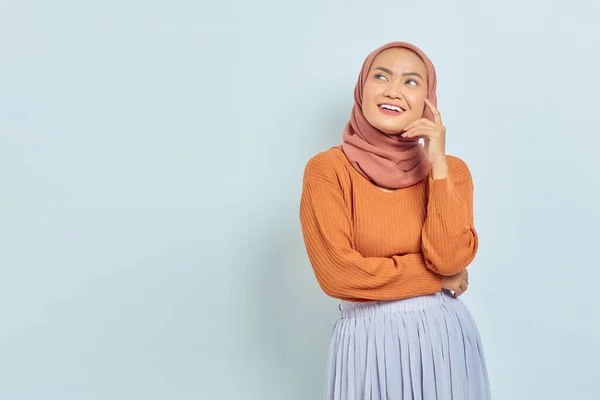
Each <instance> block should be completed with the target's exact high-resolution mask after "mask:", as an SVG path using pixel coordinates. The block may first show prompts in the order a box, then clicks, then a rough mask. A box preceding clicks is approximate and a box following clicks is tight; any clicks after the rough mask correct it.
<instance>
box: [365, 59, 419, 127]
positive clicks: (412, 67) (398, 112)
mask: <svg viewBox="0 0 600 400" xmlns="http://www.w3.org/2000/svg"><path fill="white" fill-rule="evenodd" d="M425 98H427V67H426V66H425V63H424V62H423V60H421V58H420V57H419V56H418V55H417V54H415V53H413V52H412V51H410V50H408V49H403V48H391V49H387V50H384V51H382V52H381V53H379V54H378V55H377V57H375V60H374V61H373V65H372V66H371V70H370V71H369V75H368V76H367V81H366V83H365V86H364V87H363V101H362V105H361V106H362V111H363V115H364V116H365V118H366V119H367V121H368V122H369V123H370V124H371V125H372V126H373V127H375V128H377V129H379V130H380V131H382V132H384V133H386V134H388V135H392V134H399V133H401V132H402V129H403V128H404V127H405V126H406V125H408V124H409V123H411V122H412V121H415V120H417V119H419V118H421V117H422V116H423V111H424V109H425Z"/></svg>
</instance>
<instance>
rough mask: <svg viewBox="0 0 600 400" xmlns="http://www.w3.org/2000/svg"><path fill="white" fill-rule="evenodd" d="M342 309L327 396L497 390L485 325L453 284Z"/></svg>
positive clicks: (379, 398)
mask: <svg viewBox="0 0 600 400" xmlns="http://www.w3.org/2000/svg"><path fill="white" fill-rule="evenodd" d="M340 310H341V313H342V317H341V318H340V319H339V320H338V321H337V323H336V324H335V327H334V330H333V334H332V338H331V346H330V353H329V367H328V373H327V382H326V395H325V398H326V400H367V399H368V400H488V399H490V398H491V394H490V388H489V382H488V374H487V368H486V364H485V359H484V356H483V350H482V346H481V339H480V337H479V332H478V330H477V327H476V326H475V323H474V321H473V319H472V318H471V314H470V313H469V311H468V310H467V308H466V307H465V305H464V304H463V302H462V301H461V300H459V299H456V298H454V297H453V296H452V295H451V294H450V293H449V292H447V291H442V292H440V293H436V294H432V295H427V296H419V297H414V298H410V299H404V300H396V301H380V302H375V303H353V302H342V303H341V305H340Z"/></svg>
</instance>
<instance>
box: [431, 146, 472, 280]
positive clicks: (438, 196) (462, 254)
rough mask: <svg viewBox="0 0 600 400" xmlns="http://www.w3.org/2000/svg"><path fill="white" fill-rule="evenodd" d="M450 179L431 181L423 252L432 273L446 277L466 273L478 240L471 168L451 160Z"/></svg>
mask: <svg viewBox="0 0 600 400" xmlns="http://www.w3.org/2000/svg"><path fill="white" fill-rule="evenodd" d="M448 169H449V173H448V176H447V177H446V178H444V179H429V181H428V185H429V201H428V204H427V219H426V220H425V224H424V226H423V231H422V237H421V239H422V249H423V254H424V256H425V262H426V265H427V267H428V268H429V269H431V270H432V271H434V272H436V273H438V274H440V275H444V276H449V275H454V274H457V273H458V272H460V271H462V270H464V269H465V268H466V267H467V266H468V265H469V264H470V263H471V262H472V261H473V259H474V258H475V254H476V253H477V247H478V237H477V232H476V231H475V227H474V223H473V180H472V178H471V173H470V172H469V169H468V167H467V165H466V164H465V163H464V162H463V161H462V160H460V159H458V158H456V157H451V156H449V157H448Z"/></svg>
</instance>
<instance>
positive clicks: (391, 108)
mask: <svg viewBox="0 0 600 400" xmlns="http://www.w3.org/2000/svg"><path fill="white" fill-rule="evenodd" d="M379 107H381V108H385V109H387V110H392V111H398V112H401V111H402V109H401V108H400V107H398V106H392V105H390V104H382V105H380V106H379Z"/></svg>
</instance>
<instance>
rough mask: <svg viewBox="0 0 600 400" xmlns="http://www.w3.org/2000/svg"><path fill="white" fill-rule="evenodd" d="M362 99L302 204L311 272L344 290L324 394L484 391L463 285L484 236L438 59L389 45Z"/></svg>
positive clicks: (309, 177)
mask: <svg viewBox="0 0 600 400" xmlns="http://www.w3.org/2000/svg"><path fill="white" fill-rule="evenodd" d="M354 101H355V103H354V107H353V110H352V114H351V119H350V121H349V122H348V124H347V125H346V128H345V130H344V133H343V140H342V145H341V146H339V147H335V148H333V149H330V150H328V151H325V152H322V153H319V154H317V155H316V156H314V157H313V158H311V159H310V160H309V162H308V164H307V166H306V169H305V173H304V183H303V190H302V199H301V206H300V219H301V223H302V231H303V235H304V242H305V244H306V249H307V253H308V256H309V259H310V262H311V264H312V266H313V270H314V273H315V276H316V278H317V280H318V282H319V285H320V287H321V288H322V289H323V291H325V293H327V294H328V295H329V296H332V297H335V298H337V299H340V300H341V304H340V309H341V318H340V320H339V321H338V322H337V323H336V325H335V328H334V331H333V335H332V341H331V349H330V356H329V369H328V380H327V385H326V386H327V387H326V399H328V400H333V399H336V400H338V399H339V400H354V399H361V400H362V399H388V400H406V399H415V400H419V399H424V400H430V399H455V400H486V399H489V398H490V389H489V383H488V376H487V370H486V365H485V360H484V356H483V351H482V348H481V341H480V338H479V333H478V331H477V328H476V326H475V324H474V322H473V320H472V318H471V316H470V314H469V312H468V310H467V309H466V308H465V306H464V304H463V303H462V301H461V300H459V299H458V297H459V296H460V295H461V294H462V293H464V291H465V290H467V287H468V284H469V280H468V274H467V270H466V268H467V266H468V265H469V264H470V263H471V261H472V260H473V258H474V257H475V253H476V252H477V247H478V238H477V233H476V231H475V228H474V226H473V183H472V179H471V174H470V172H469V169H468V168H467V165H466V164H465V163H464V162H463V161H462V160H460V159H459V158H456V157H453V156H449V155H446V154H445V133H446V129H445V127H444V126H443V124H442V120H441V116H440V113H439V111H438V110H437V108H436V104H437V103H436V75H435V69H434V67H433V64H432V63H431V61H430V60H429V58H428V57H427V56H426V55H425V54H424V53H423V52H422V51H421V50H420V49H418V48H417V47H415V46H413V45H411V44H408V43H404V42H393V43H389V44H387V45H384V46H382V47H380V48H378V49H376V50H375V51H374V52H372V53H371V54H370V55H369V56H368V57H367V59H366V60H365V62H364V64H363V68H362V71H361V73H360V76H359V78H358V83H357V85H356V88H355V91H354ZM420 139H423V141H424V145H422V144H420V143H419V140H420Z"/></svg>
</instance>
